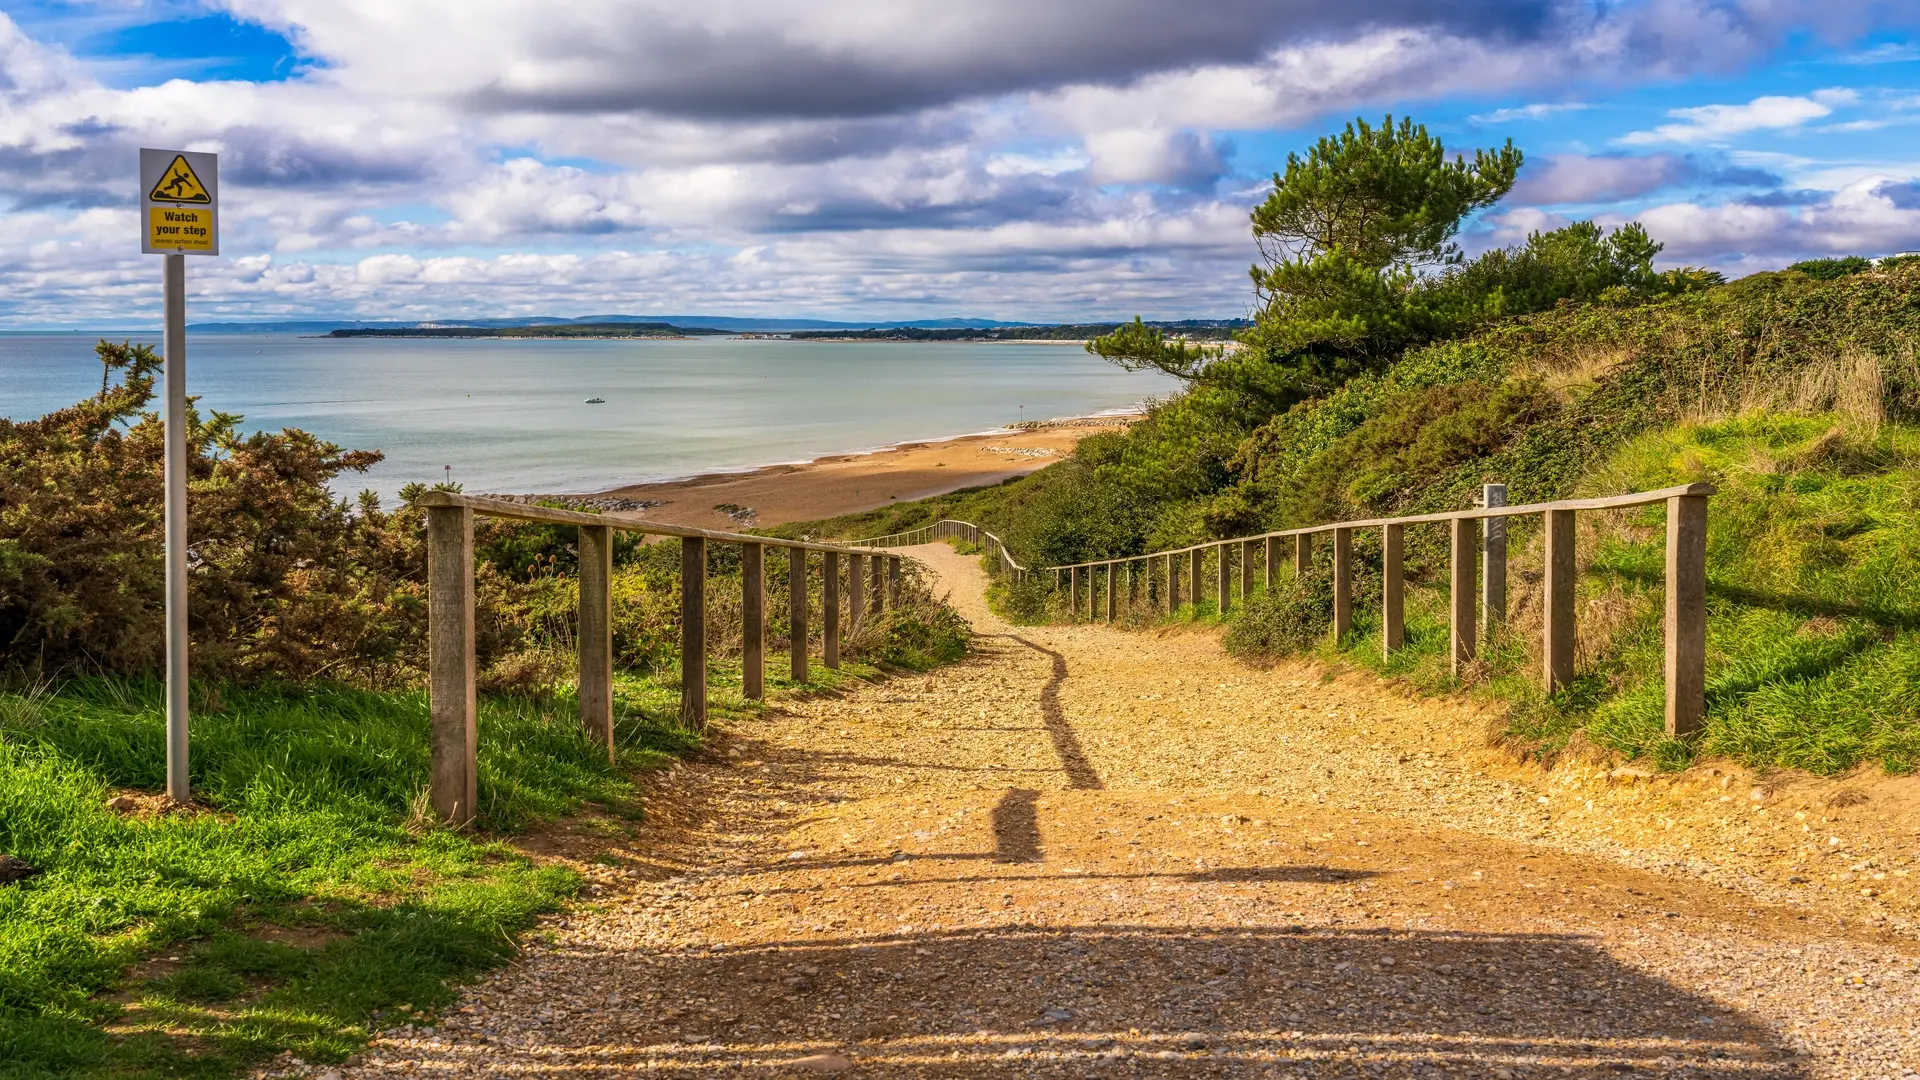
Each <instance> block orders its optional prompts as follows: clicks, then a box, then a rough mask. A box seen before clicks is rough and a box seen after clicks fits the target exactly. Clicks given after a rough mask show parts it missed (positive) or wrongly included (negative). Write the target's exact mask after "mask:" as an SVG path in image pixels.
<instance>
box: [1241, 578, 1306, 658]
mask: <svg viewBox="0 0 1920 1080" xmlns="http://www.w3.org/2000/svg"><path fill="white" fill-rule="evenodd" d="M1231 619H1232V621H1231V622H1229V623H1228V624H1227V637H1226V647H1227V651H1228V652H1231V653H1233V654H1234V655H1235V656H1243V657H1247V658H1249V659H1270V658H1273V657H1279V656H1289V655H1292V654H1294V653H1302V652H1310V651H1312V650H1313V649H1314V648H1316V647H1318V646H1319V645H1320V643H1322V642H1323V641H1325V640H1326V638H1327V635H1328V634H1330V633H1332V632H1333V581H1332V578H1331V577H1330V576H1329V575H1328V574H1326V573H1309V574H1304V575H1300V576H1289V577H1286V578H1283V579H1282V580H1280V581H1278V582H1276V583H1275V584H1274V586H1273V587H1272V588H1270V589H1265V590H1262V591H1261V592H1258V593H1255V594H1254V595H1253V596H1252V597H1250V598H1248V600H1247V601H1246V602H1245V603H1244V604H1242V605H1241V607H1240V609H1239V613H1238V614H1237V615H1232V616H1231Z"/></svg>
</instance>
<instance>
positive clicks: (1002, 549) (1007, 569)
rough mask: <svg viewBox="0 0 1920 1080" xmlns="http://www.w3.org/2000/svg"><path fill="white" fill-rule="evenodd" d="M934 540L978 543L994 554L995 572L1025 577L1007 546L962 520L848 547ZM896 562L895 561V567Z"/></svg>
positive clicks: (943, 521) (945, 520)
mask: <svg viewBox="0 0 1920 1080" xmlns="http://www.w3.org/2000/svg"><path fill="white" fill-rule="evenodd" d="M936 540H959V541H961V542H962V543H967V544H980V545H982V546H984V547H985V548H986V549H987V550H988V551H991V552H992V553H993V556H994V560H995V570H996V572H997V573H1000V574H1003V575H1007V576H1010V577H1012V578H1013V579H1014V580H1016V581H1017V580H1020V579H1022V578H1025V577H1026V576H1027V572H1028V571H1027V568H1026V567H1024V566H1021V565H1020V563H1019V561H1018V560H1016V559H1014V557H1013V553H1012V552H1010V551H1008V550H1007V545H1006V544H1004V543H1002V542H1001V541H1000V538H999V537H997V536H995V535H993V534H992V533H990V532H988V531H987V530H985V529H983V528H981V527H980V526H978V525H974V524H972V523H970V522H965V521H954V520H951V519H948V518H942V519H941V520H939V521H936V522H934V523H933V524H931V525H923V526H921V527H920V528H918V529H908V530H907V531H906V532H897V533H888V534H887V535H885V536H870V537H868V538H866V539H865V540H849V541H848V544H849V545H851V546H853V547H877V548H893V547H912V546H914V545H916V544H931V543H933V542H934V541H936ZM898 561H899V560H895V564H896V565H898Z"/></svg>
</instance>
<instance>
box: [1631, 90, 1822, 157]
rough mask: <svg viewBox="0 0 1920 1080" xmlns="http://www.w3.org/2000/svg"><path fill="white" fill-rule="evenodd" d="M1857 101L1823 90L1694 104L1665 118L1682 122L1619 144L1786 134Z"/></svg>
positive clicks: (1715, 140) (1719, 140)
mask: <svg viewBox="0 0 1920 1080" xmlns="http://www.w3.org/2000/svg"><path fill="white" fill-rule="evenodd" d="M1858 100H1859V95H1858V94H1856V93H1855V92H1854V91H1852V90H1822V91H1819V92H1817V93H1815V94H1813V95H1811V96H1807V97H1786V96H1783V95H1778V94H1768V95H1765V96H1763V97H1757V98H1754V99H1753V100H1752V101H1749V102H1747V103H1746V104H1745V105H1697V106H1693V107H1691V108H1685V109H1670V110H1668V112H1667V115H1668V116H1671V117H1674V118H1676V119H1678V120H1681V121H1683V122H1682V123H1678V124H1662V125H1660V126H1659V127H1656V128H1654V129H1653V130H1652V131H1636V132H1633V133H1631V134H1629V135H1626V136H1623V137H1622V138H1621V139H1620V140H1619V142H1620V143H1622V144H1624V145H1627V146H1646V145H1653V144H1658V143H1723V142H1725V141H1726V140H1728V139H1730V138H1732V137H1733V136H1735V135H1744V134H1746V133H1748V132H1753V131H1786V130H1791V129H1794V128H1798V127H1801V126H1803V125H1805V124H1807V123H1810V122H1812V121H1814V120H1818V119H1820V118H1822V117H1825V116H1831V115H1832V114H1833V110H1834V108H1835V107H1836V106H1844V105H1851V104H1853V103H1854V102H1856V101H1858Z"/></svg>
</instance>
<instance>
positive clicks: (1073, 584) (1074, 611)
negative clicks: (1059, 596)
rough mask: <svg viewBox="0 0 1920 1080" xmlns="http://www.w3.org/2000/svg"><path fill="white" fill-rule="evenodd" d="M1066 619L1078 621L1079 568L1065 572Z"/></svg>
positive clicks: (1072, 568)
mask: <svg viewBox="0 0 1920 1080" xmlns="http://www.w3.org/2000/svg"><path fill="white" fill-rule="evenodd" d="M1067 618H1068V619H1069V620H1070V621H1072V622H1079V621H1080V568H1079V567H1077V566H1075V567H1071V568H1069V569H1068V570H1067Z"/></svg>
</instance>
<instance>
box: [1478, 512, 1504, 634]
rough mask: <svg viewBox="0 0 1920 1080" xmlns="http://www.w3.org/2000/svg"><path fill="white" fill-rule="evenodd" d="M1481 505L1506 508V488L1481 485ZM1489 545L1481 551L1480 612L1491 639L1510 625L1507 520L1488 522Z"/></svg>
mask: <svg viewBox="0 0 1920 1080" xmlns="http://www.w3.org/2000/svg"><path fill="white" fill-rule="evenodd" d="M1480 505H1482V506H1505V505H1507V485H1505V484H1482V485H1481V486H1480ZM1484 520H1485V521H1486V543H1485V546H1484V547H1482V548H1481V549H1480V564H1481V566H1480V611H1481V616H1482V618H1484V619H1485V620H1486V629H1487V634H1488V636H1492V634H1493V633H1494V631H1495V630H1496V629H1498V628H1499V626H1500V624H1501V623H1504V622H1506V621H1507V519H1506V518H1486V519H1484Z"/></svg>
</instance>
